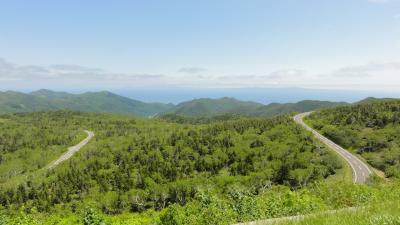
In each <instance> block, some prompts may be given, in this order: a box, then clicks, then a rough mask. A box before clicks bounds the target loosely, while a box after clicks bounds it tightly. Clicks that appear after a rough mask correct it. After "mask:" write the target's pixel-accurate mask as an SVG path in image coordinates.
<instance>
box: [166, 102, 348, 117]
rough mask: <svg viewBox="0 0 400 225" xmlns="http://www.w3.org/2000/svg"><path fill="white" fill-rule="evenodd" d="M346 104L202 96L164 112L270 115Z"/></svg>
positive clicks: (213, 114) (193, 114)
mask: <svg viewBox="0 0 400 225" xmlns="http://www.w3.org/2000/svg"><path fill="white" fill-rule="evenodd" d="M347 104H348V103H345V102H328V101H312V100H305V101H301V102H297V103H285V104H281V103H271V104H269V105H263V104H260V103H256V102H246V101H239V100H237V99H234V98H220V99H208V98H203V99H195V100H192V101H188V102H183V103H180V104H178V105H176V106H175V107H173V108H171V109H170V110H168V111H167V112H166V113H164V114H176V115H181V116H190V117H213V116H216V115H223V114H234V115H247V116H263V117H270V116H275V115H283V114H287V113H292V112H307V111H312V110H316V109H320V108H329V107H335V106H341V105H347Z"/></svg>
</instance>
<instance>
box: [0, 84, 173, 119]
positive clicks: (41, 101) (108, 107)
mask: <svg viewBox="0 0 400 225" xmlns="http://www.w3.org/2000/svg"><path fill="white" fill-rule="evenodd" d="M170 107H172V106H171V105H168V104H161V103H144V102H141V101H137V100H133V99H130V98H126V97H122V96H119V95H116V94H113V93H111V92H107V91H103V92H87V93H83V94H69V93H66V92H53V91H50V90H39V91H35V92H32V93H30V94H25V93H19V92H11V91H7V92H0V113H13V112H36V111H49V110H58V109H68V110H72V111H81V112H109V113H118V114H131V115H137V116H153V115H155V114H157V113H160V112H163V111H165V110H167V109H169V108H170Z"/></svg>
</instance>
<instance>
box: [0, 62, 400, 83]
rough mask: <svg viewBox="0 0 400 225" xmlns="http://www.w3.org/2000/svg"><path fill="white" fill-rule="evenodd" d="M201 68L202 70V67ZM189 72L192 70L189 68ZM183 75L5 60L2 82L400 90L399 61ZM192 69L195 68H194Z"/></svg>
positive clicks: (0, 75)
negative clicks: (326, 68) (322, 69)
mask: <svg viewBox="0 0 400 225" xmlns="http://www.w3.org/2000/svg"><path fill="white" fill-rule="evenodd" d="M197 71H200V70H197ZM258 71H260V70H258ZM187 72H189V73H187ZM187 72H186V74H184V75H182V74H179V73H174V74H170V75H165V74H149V73H116V72H109V71H105V70H102V69H97V68H88V67H83V66H76V65H53V66H34V65H28V66H21V65H16V64H13V63H9V62H7V61H5V60H2V59H0V82H1V85H2V87H3V88H4V87H6V86H7V87H15V88H17V89H18V88H20V87H22V86H24V87H30V88H37V87H38V86H40V87H43V88H53V87H54V85H63V86H64V87H77V86H79V87H81V88H82V89H87V88H90V87H97V88H101V89H108V88H119V87H129V88H133V87H197V88H200V87H203V88H210V87H215V88H228V87H229V88H231V87H235V88H252V87H260V88H262V87H302V88H328V89H332V88H338V89H343V88H348V89H382V90H384V89H388V88H389V89H396V90H397V89H398V87H400V76H399V75H400V62H395V61H394V62H380V63H378V62H372V63H367V64H364V65H358V66H347V67H342V68H338V69H336V70H332V71H326V72H323V73H320V72H319V73H313V71H312V67H310V68H308V71H305V70H302V69H297V68H292V69H282V70H276V71H272V72H266V73H242V74H232V73H230V72H227V71H221V72H218V73H217V74H216V73H214V74H211V73H210V72H209V71H207V72H205V73H201V72H196V70H193V71H192V70H188V71H187ZM190 72H192V73H190Z"/></svg>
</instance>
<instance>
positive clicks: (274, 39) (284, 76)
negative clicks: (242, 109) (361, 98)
mask: <svg viewBox="0 0 400 225" xmlns="http://www.w3.org/2000/svg"><path fill="white" fill-rule="evenodd" d="M399 72H400V0H331V1H328V0H326V1H322V0H201V1H200V0H180V1H178V0H168V1H164V0H158V1H156V0H126V1H124V0H113V1H106V0H85V1H80V0H64V1H61V0H60V1H53V0H35V1H29V0H24V1H22V0H0V90H9V89H11V90H34V89H39V88H47V89H53V90H63V91H69V90H99V89H102V90H108V89H109V90H129V89H140V88H141V89H146V88H148V89H152V90H153V89H156V90H157V88H163V89H168V88H169V89H179V88H181V89H185V90H187V89H191V88H193V89H202V88H205V89H206V88H214V89H215V88H220V89H221V88H222V89H223V88H244V89H252V88H289V87H295V88H309V89H333V90H336V89H346V90H367V91H382V92H384V91H392V92H396V91H400V90H398V89H399V87H400V73H399Z"/></svg>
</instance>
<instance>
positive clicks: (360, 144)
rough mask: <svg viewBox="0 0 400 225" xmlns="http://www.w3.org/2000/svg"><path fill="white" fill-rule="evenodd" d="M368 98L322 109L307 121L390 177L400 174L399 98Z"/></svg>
mask: <svg viewBox="0 0 400 225" xmlns="http://www.w3.org/2000/svg"><path fill="white" fill-rule="evenodd" d="M368 102H370V103H368ZM368 102H364V103H363V104H355V105H352V106H346V107H338V108H334V109H326V110H321V111H318V112H316V113H313V114H311V116H310V117H309V118H308V122H309V123H310V125H312V126H313V127H314V128H316V129H318V130H320V131H321V133H322V134H323V135H325V136H326V137H328V138H330V139H331V140H333V141H335V142H336V143H338V144H340V145H342V146H343V147H345V148H348V149H350V150H352V151H353V152H354V153H357V154H359V155H361V156H362V157H363V158H364V159H366V160H367V162H368V163H369V164H371V165H372V166H374V167H375V168H377V169H379V170H382V171H384V172H385V174H386V176H387V177H398V178H400V100H396V99H393V100H390V99H389V100H388V99H383V100H379V101H378V100H376V99H375V100H374V101H368Z"/></svg>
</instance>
